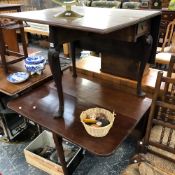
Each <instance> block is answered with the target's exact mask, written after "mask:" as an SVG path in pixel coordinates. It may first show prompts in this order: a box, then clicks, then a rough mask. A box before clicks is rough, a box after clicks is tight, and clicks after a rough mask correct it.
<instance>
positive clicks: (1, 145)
mask: <svg viewBox="0 0 175 175" xmlns="http://www.w3.org/2000/svg"><path fill="white" fill-rule="evenodd" d="M28 144H29V142H22V143H14V144H12V143H11V144H10V143H5V142H0V172H1V173H2V175H46V174H47V173H45V172H43V171H40V170H39V169H37V168H34V167H33V166H30V165H28V164H27V163H26V161H25V157H24V154H23V150H24V148H25V147H26V146H27V145H28ZM106 144H107V143H106ZM135 145H136V142H135V141H134V140H133V139H132V138H128V139H126V140H125V141H124V142H123V143H122V144H121V146H120V147H119V148H118V149H116V151H115V153H114V154H113V155H111V156H109V157H98V156H94V155H92V154H90V153H88V152H86V153H85V155H84V158H83V159H82V161H81V163H80V164H79V166H78V167H77V169H76V170H75V172H74V173H73V175H119V174H120V172H121V170H122V169H124V168H125V167H126V165H127V164H128V162H129V158H130V157H131V156H133V154H134V151H135ZM102 146H103V145H102Z"/></svg>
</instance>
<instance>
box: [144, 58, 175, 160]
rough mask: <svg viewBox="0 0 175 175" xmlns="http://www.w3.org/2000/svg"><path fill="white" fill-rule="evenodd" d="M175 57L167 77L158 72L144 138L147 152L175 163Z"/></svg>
mask: <svg viewBox="0 0 175 175" xmlns="http://www.w3.org/2000/svg"><path fill="white" fill-rule="evenodd" d="M174 64H175V56H172V59H171V61H170V66H169V70H168V73H167V77H165V76H164V75H163V72H162V71H159V72H158V76H157V80H156V85H155V93H154V97H153V101H152V105H151V109H150V114H149V118H148V124H147V130H146V135H145V138H144V148H145V151H149V152H152V153H154V154H157V155H159V156H161V157H164V158H167V159H169V160H173V161H175V78H173V77H172V73H173V72H174Z"/></svg>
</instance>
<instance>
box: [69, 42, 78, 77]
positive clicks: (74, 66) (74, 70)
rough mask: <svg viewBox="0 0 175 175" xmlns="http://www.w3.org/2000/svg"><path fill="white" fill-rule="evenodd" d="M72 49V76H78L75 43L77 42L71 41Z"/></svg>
mask: <svg viewBox="0 0 175 175" xmlns="http://www.w3.org/2000/svg"><path fill="white" fill-rule="evenodd" d="M70 50H71V58H72V71H73V75H72V76H73V77H74V78H76V77H77V72H76V55H75V51H76V44H75V42H71V43H70Z"/></svg>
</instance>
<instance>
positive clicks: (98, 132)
mask: <svg viewBox="0 0 175 175" xmlns="http://www.w3.org/2000/svg"><path fill="white" fill-rule="evenodd" d="M97 113H103V114H105V116H106V117H107V119H108V120H109V122H110V124H108V125H107V126H104V127H93V126H90V125H87V124H86V123H84V122H83V119H85V118H86V117H87V115H88V116H89V115H93V114H97ZM114 115H115V114H114V112H113V113H112V112H110V111H108V110H106V109H103V108H91V109H88V110H86V111H83V112H82V113H81V115H80V120H81V122H82V123H83V125H84V127H85V129H86V131H87V133H88V134H89V135H91V136H93V137H104V136H106V135H107V134H108V132H109V130H110V129H111V127H112V125H113V122H114V119H115V117H114Z"/></svg>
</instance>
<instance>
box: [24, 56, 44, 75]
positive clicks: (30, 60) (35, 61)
mask: <svg viewBox="0 0 175 175" xmlns="http://www.w3.org/2000/svg"><path fill="white" fill-rule="evenodd" d="M45 64H46V59H45V58H44V57H43V56H39V55H33V56H30V57H27V58H26V59H25V67H26V70H27V72H30V74H31V75H32V74H35V73H37V74H41V73H42V71H43V69H44V68H45Z"/></svg>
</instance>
